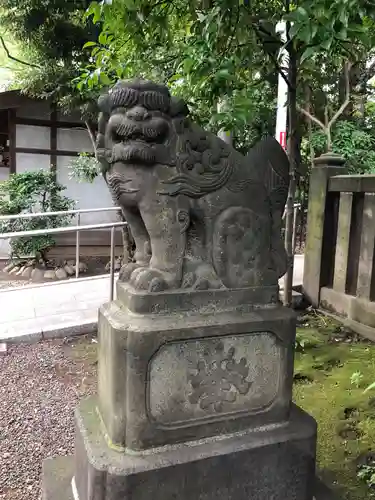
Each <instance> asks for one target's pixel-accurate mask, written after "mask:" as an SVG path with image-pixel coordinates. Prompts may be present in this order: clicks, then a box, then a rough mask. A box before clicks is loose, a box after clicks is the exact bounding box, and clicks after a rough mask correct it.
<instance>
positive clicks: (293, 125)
mask: <svg viewBox="0 0 375 500" xmlns="http://www.w3.org/2000/svg"><path fill="white" fill-rule="evenodd" d="M297 65H298V60H297V54H296V52H295V50H294V48H293V47H292V46H290V47H289V83H290V86H289V91H288V129H289V130H288V132H289V133H288V155H289V161H290V175H289V191H288V199H287V203H286V217H285V249H286V253H287V256H288V263H289V266H288V271H287V273H286V274H285V277H284V297H283V303H284V306H287V307H290V306H291V305H292V288H293V270H294V249H293V213H294V199H295V192H296V171H297V164H298V158H297V152H298V130H297V123H298V115H297Z"/></svg>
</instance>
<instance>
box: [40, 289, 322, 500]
mask: <svg viewBox="0 0 375 500" xmlns="http://www.w3.org/2000/svg"><path fill="white" fill-rule="evenodd" d="M118 297H119V299H118V301H117V302H113V303H111V304H107V305H104V306H103V307H102V308H101V311H100V317H99V346H100V356H99V394H98V399H96V398H94V399H90V400H88V401H86V402H83V403H81V405H80V407H79V409H78V411H77V415H76V423H77V433H76V455H75V467H74V470H73V471H70V474H72V473H73V474H74V480H73V483H72V484H73V489H72V492H73V493H74V498H75V500H78V499H79V500H126V499H129V500H130V499H131V500H143V499H144V500H146V499H147V500H149V498H150V497H152V498H154V499H155V500H159V499H160V500H169V499H173V498H179V499H185V498H186V500H188V499H189V500H190V499H193V498H194V499H195V500H198V499H202V500H203V499H205V500H206V499H207V500H208V499H217V498H220V499H221V500H226V499H228V500H229V499H236V500H242V499H243V500H245V499H246V500H248V499H249V498H251V499H252V500H270V499H271V498H272V499H273V500H312V497H313V484H314V477H315V476H314V475H315V441H316V425H315V422H314V420H313V419H312V418H311V417H309V416H308V415H306V414H305V413H304V412H302V411H301V410H299V409H298V408H296V407H294V406H292V405H291V393H292V380H293V372H292V367H293V345H294V337H295V317H294V313H293V312H291V311H290V310H288V309H285V308H283V307H281V306H279V305H278V304H277V302H276V300H277V299H276V298H275V299H274V298H273V297H277V288H272V287H269V288H266V287H265V288H262V289H261V288H258V289H247V290H225V289H224V290H216V291H201V292H184V291H179V292H163V293H159V294H145V295H144V296H143V295H142V294H141V293H139V292H134V291H132V290H131V289H130V288H128V287H127V286H126V285H124V284H119V285H118ZM254 302H255V303H258V304H259V306H258V307H254V305H251V304H254ZM262 302H268V303H269V305H267V306H266V305H262ZM140 309H141V311H140ZM172 310H173V312H172ZM140 312H141V313H140ZM46 467H47V468H46V471H47V474H46V475H45V481H44V484H45V487H44V498H45V500H57V498H59V499H60V498H62V497H61V496H58V497H57V496H54V495H53V489H54V488H53V484H55V483H56V480H54V481H51V479H48V478H51V475H52V474H53V472H52V471H53V469H54V464H53V463H48V464H47V465H46ZM55 467H58V462H55ZM48 470H49V472H48ZM67 475H69V472H67V473H66V474H65V476H67ZM66 498H69V497H66Z"/></svg>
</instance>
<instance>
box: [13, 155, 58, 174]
mask: <svg viewBox="0 0 375 500" xmlns="http://www.w3.org/2000/svg"><path fill="white" fill-rule="evenodd" d="M50 161H51V160H50V156H49V155H36V154H33V153H16V162H17V174H20V173H22V172H30V171H35V170H40V169H43V170H50Z"/></svg>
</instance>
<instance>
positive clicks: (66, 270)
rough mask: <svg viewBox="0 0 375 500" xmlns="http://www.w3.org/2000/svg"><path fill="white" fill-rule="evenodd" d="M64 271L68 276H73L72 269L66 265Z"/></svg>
mask: <svg viewBox="0 0 375 500" xmlns="http://www.w3.org/2000/svg"><path fill="white" fill-rule="evenodd" d="M64 270H65V272H66V274H67V275H68V276H73V275H74V274H75V271H74V267H73V266H69V265H68V264H66V265H65V266H64Z"/></svg>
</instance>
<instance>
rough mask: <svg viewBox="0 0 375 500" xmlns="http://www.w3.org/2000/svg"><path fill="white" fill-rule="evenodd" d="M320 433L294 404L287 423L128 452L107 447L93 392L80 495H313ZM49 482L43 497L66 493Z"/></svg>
mask: <svg viewBox="0 0 375 500" xmlns="http://www.w3.org/2000/svg"><path fill="white" fill-rule="evenodd" d="M315 440H316V424H315V421H314V420H313V419H312V418H311V417H310V416H308V415H307V414H306V413H304V412H303V411H301V410H300V409H298V408H296V407H293V410H292V413H291V419H290V422H289V423H288V424H286V425H282V426H281V425H280V426H276V425H273V426H267V427H264V428H259V429H257V430H253V431H251V432H241V433H236V434H232V435H227V436H220V437H219V438H209V439H204V440H200V441H193V442H188V443H184V444H178V445H173V446H165V447H163V448H159V449H153V450H148V451H145V452H141V453H135V452H130V451H129V452H127V453H125V454H124V453H119V452H116V451H114V450H112V449H110V448H108V446H107V444H106V442H105V440H104V439H103V436H102V432H101V424H100V421H99V418H98V416H97V412H96V402H95V399H90V400H87V401H85V402H83V403H81V405H80V407H79V409H78V411H77V441H76V456H75V479H74V484H75V490H76V495H75V496H76V497H77V498H75V500H150V498H152V499H153V500H172V499H177V498H178V499H179V500H184V499H186V500H192V499H194V500H217V499H218V498H219V499H220V500H229V499H231V500H234V499H235V500H249V499H250V498H251V500H271V499H272V500H312V499H313V494H314V484H315ZM56 466H58V464H57V462H56ZM47 469H51V464H50V465H49V467H48V468H46V467H45V470H47ZM59 475H61V474H57V477H59ZM54 476H55V477H54ZM50 481H56V474H54V475H53V474H51V473H49V475H48V477H47V476H45V478H44V500H57V499H59V500H60V499H61V500H62V498H64V499H66V500H67V499H68V498H69V496H68V492H67V491H65V492H64V494H65V497H63V496H62V490H61V489H60V492H59V494H57V493H55V492H56V489H54V488H53V487H51V486H48V482H50ZM50 492H51V493H50ZM53 495H54V496H53Z"/></svg>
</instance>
